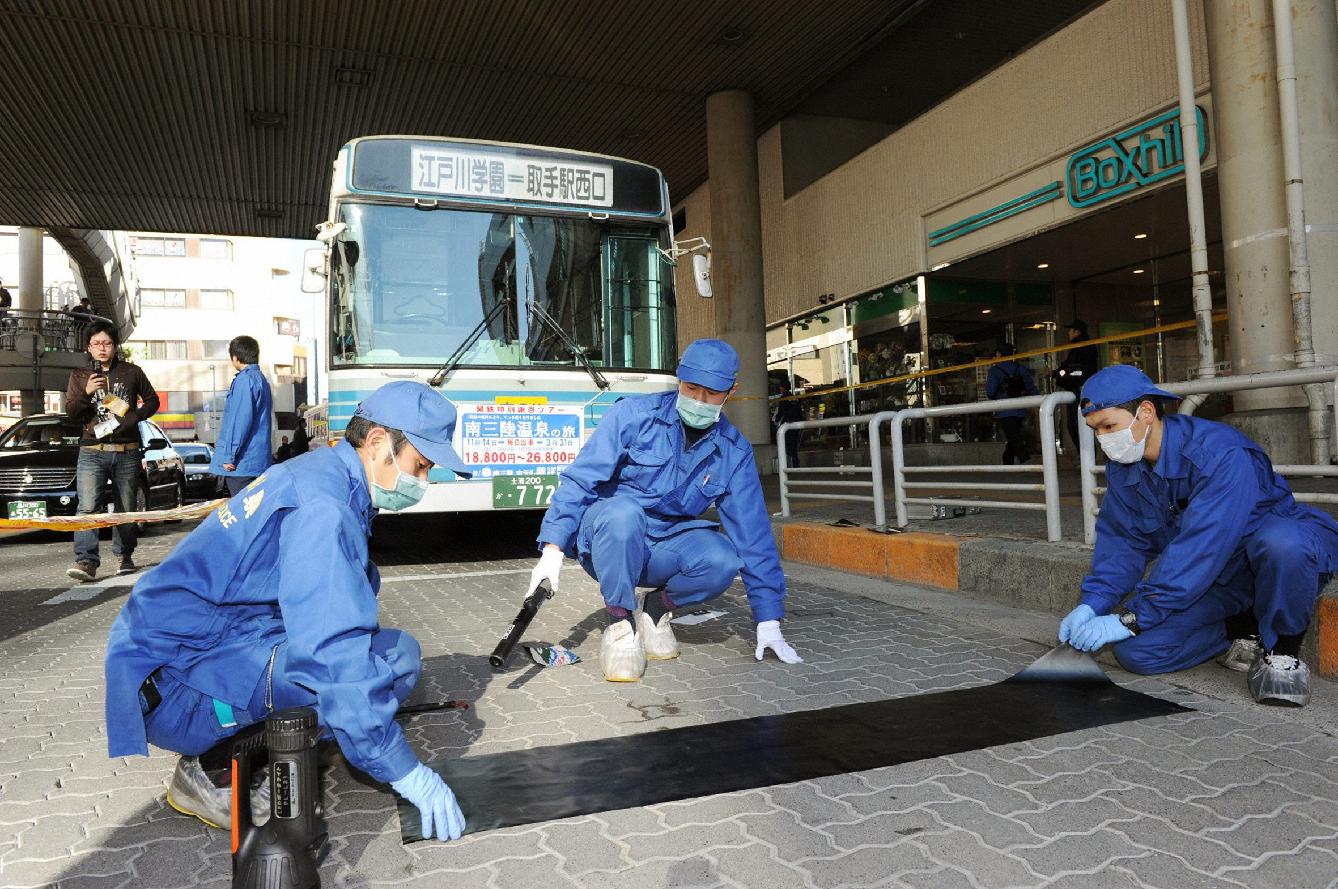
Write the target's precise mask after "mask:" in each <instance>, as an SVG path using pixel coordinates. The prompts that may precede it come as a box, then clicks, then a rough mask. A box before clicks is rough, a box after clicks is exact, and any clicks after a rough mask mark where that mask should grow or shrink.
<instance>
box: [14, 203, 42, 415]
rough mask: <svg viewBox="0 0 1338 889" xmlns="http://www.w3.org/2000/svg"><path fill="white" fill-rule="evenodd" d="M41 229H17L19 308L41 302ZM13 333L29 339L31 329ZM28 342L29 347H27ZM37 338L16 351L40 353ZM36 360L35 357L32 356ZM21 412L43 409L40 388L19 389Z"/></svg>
mask: <svg viewBox="0 0 1338 889" xmlns="http://www.w3.org/2000/svg"><path fill="white" fill-rule="evenodd" d="M42 234H43V232H42V229H40V228H32V227H28V226H25V227H23V228H20V229H19V303H18V308H19V309H21V310H23V311H32V312H37V311H41V309H42V308H43V305H42V291H43V286H42V284H43V281H42ZM17 336H19V337H23V338H25V339H28V340H31V338H33V337H34V336H36V334H35V333H31V332H28V331H20V332H19V333H18V334H17ZM30 346H31V347H33V348H32V349H30ZM41 346H42V343H41V342H36V343H31V342H25V343H22V344H19V345H18V348H19V350H20V352H24V351H30V350H31V351H34V355H36V354H40V353H39V352H37V351H36V350H40V348H41ZM33 360H34V361H36V360H37V359H36V357H34V359H33ZM19 397H20V399H21V401H22V408H21V410H22V411H23V415H24V416H25V417H26V416H28V415H29V414H37V413H41V412H42V409H43V398H42V390H41V389H36V388H33V387H32V386H29V387H28V388H27V389H20V390H19Z"/></svg>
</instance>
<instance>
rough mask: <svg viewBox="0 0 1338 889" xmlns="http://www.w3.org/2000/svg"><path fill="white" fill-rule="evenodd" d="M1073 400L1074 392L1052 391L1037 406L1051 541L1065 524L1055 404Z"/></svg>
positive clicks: (1047, 519)
mask: <svg viewBox="0 0 1338 889" xmlns="http://www.w3.org/2000/svg"><path fill="white" fill-rule="evenodd" d="M1072 400H1073V393H1072V392H1051V393H1050V394H1049V395H1047V396H1045V398H1044V399H1042V400H1041V404H1040V406H1039V407H1038V408H1037V418H1036V419H1037V422H1038V424H1039V426H1040V430H1041V477H1042V479H1043V480H1044V482H1045V536H1046V538H1047V539H1048V540H1049V541H1050V542H1051V543H1055V542H1057V541H1059V540H1060V539H1061V538H1062V537H1063V535H1064V532H1063V525H1062V524H1061V523H1060V520H1059V518H1060V517H1059V460H1058V457H1057V456H1056V455H1055V405H1056V404H1065V403H1067V402H1069V401H1072Z"/></svg>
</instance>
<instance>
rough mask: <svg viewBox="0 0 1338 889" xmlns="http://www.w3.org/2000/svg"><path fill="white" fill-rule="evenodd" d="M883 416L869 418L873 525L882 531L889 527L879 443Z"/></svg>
mask: <svg viewBox="0 0 1338 889" xmlns="http://www.w3.org/2000/svg"><path fill="white" fill-rule="evenodd" d="M883 416H884V415H883V414H881V413H878V414H874V415H873V416H872V417H870V418H869V469H870V470H871V473H870V479H871V481H872V482H873V525H874V527H875V528H877V529H879V530H880V531H881V530H883V529H885V528H886V527H887V504H886V503H885V502H884V501H883V443H882V442H881V441H879V436H878V427H879V426H880V425H881V424H882V422H883Z"/></svg>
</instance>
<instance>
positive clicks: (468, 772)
mask: <svg viewBox="0 0 1338 889" xmlns="http://www.w3.org/2000/svg"><path fill="white" fill-rule="evenodd" d="M1185 709H1186V708H1185V707H1181V706H1180V705H1179V704H1174V703H1171V702H1169V701H1163V700H1161V699H1159V698H1154V697H1150V696H1148V695H1144V694H1140V693H1139V692H1134V691H1129V690H1128V689H1124V688H1121V687H1120V686H1118V685H1115V684H1114V683H1112V682H1110V681H1109V680H1108V679H1105V678H1104V677H1102V678H1100V679H1095V680H1093V679H1091V678H1087V679H1082V678H1078V679H1069V680H1067V681H1051V680H1047V679H1041V680H1033V679H1031V678H1030V676H1029V675H1028V674H1027V672H1026V671H1024V672H1023V674H1021V675H1019V676H1015V677H1013V678H1011V679H1007V680H1005V681H1003V682H999V683H995V684H993V685H986V686H981V687H976V688H964V689H957V690H954V691H945V692H936V693H934V694H926V695H915V696H913V697H905V698H895V699H893V700H887V701H875V702H873V703H868V704H847V705H843V706H840V707H828V708H826V709H823V710H807V711H803V712H800V713H786V714H783V715H780V716H758V717H754V718H752V719H736V720H731V721H729V722H715V723H710V724H708V725H698V726H691V727H688V728H679V729H666V730H663V731H652V732H646V733H644V734H639V735H632V736H630V737H619V738H608V739H605V740H600V741H583V742H580V743H576V744H562V745H557V746H552V747H537V748H535V749H532V750H515V751H509V752H506V753H494V754H489V755H486V756H467V757H463V758H452V759H443V760H438V761H436V762H432V763H429V765H430V766H431V767H432V768H433V769H435V770H436V771H437V772H438V773H439V774H440V775H441V776H442V778H444V779H445V780H446V783H447V784H449V785H450V786H451V789H452V790H453V791H455V795H456V798H457V799H458V800H459V801H460V807H461V809H462V810H463V811H464V814H465V819H466V821H467V822H468V831H467V832H468V833H479V832H481V831H486V830H493V829H495V828H498V827H511V826H513V825H519V824H533V823H536V822H539V821H550V820H553V819H555V818H569V817H572V816H574V815H586V814H590V813H593V812H606V811H610V810H613V809H629V808H635V807H638V806H648V805H653V804H655V803H663V802H669V801H672V800H680V799H689V798H692V797H699V796H709V795H711V794H717V793H728V792H731V791H736V790H746V789H749V788H753V787H766V786H769V785H773V784H786V783H789V782H793V781H804V780H807V779H810V778H821V777H824V776H827V775H839V774H844V773H846V772H859V771H863V770H865V769H875V768H880V767H883V766H894V765H899V764H901V763H906V762H914V761H915V760H921V759H930V758H932V757H936V756H946V755H949V754H952V753H960V752H962V751H966V750H980V749H982V748H985V747H995V746H998V745H1001V744H1011V743H1015V742H1017V741H1028V740H1032V739H1034V738H1044V737H1047V736H1049V735H1058V734H1062V733H1064V732H1073V731H1079V730H1081V729H1087V728H1094V727H1096V726H1102V725H1111V724H1113V723H1118V722H1128V721H1131V720H1135V719H1145V718H1147V717H1150V716H1163V715H1167V714H1171V713H1180V712H1184V711H1185ZM400 827H401V833H402V837H403V840H404V842H406V843H411V842H414V841H416V840H420V839H422V836H421V834H420V833H419V820H418V810H417V809H416V808H414V807H413V806H412V805H409V804H408V803H407V802H404V801H403V800H401V801H400Z"/></svg>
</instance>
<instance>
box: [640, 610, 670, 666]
mask: <svg viewBox="0 0 1338 889" xmlns="http://www.w3.org/2000/svg"><path fill="white" fill-rule="evenodd" d="M673 616H674V613H673V612H672V611H666V612H665V613H664V614H661V615H660V619H659V620H658V621H655V620H652V619H651V616H650V615H649V614H646V613H645V612H644V611H643V612H640V613H639V614H637V616H636V630H637V635H638V636H640V637H641V646H642V648H644V649H645V651H646V657H648V658H649V659H651V660H652V661H668V660H673V659H674V658H676V657H678V655H679V652H680V651H681V649H680V648H679V647H678V640H677V639H676V638H674V627H673V624H671V623H670V621H671V620H672V619H673Z"/></svg>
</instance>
